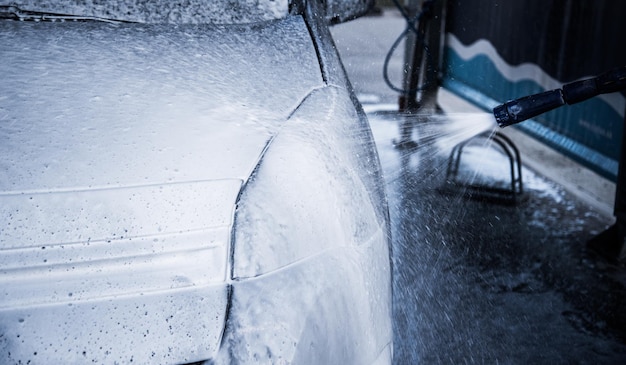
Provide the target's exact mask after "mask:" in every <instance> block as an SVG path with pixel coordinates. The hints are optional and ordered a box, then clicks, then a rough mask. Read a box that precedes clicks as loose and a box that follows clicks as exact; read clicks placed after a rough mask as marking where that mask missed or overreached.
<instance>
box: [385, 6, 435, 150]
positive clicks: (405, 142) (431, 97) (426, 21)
mask: <svg viewBox="0 0 626 365" xmlns="http://www.w3.org/2000/svg"><path fill="white" fill-rule="evenodd" d="M444 3H445V0H406V1H405V4H406V12H407V14H408V16H409V18H410V19H415V18H416V16H417V15H418V14H419V11H422V12H423V15H422V16H421V18H420V21H419V22H418V23H417V24H416V25H415V28H416V31H417V32H409V33H408V34H407V37H406V41H405V42H406V43H405V50H404V78H403V84H402V85H403V90H404V93H403V94H402V95H400V97H399V100H398V104H399V111H400V112H402V113H407V114H410V115H408V116H405V118H404V120H403V121H402V122H401V124H400V140H399V141H397V142H396V146H397V147H399V148H412V147H415V146H416V143H415V142H413V141H412V138H411V136H412V133H413V126H414V123H415V117H413V116H411V115H413V114H416V113H417V112H418V110H419V111H423V112H426V113H428V112H430V113H432V112H434V111H435V110H436V109H437V107H436V100H437V90H438V86H439V69H440V67H439V66H440V61H441V57H440V52H441V49H442V41H443V38H442V35H443V34H444V33H443V15H444V8H445V6H444Z"/></svg>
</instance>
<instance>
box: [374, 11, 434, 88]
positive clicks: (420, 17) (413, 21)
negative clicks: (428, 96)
mask: <svg viewBox="0 0 626 365" xmlns="http://www.w3.org/2000/svg"><path fill="white" fill-rule="evenodd" d="M433 2H434V0H426V1H424V3H423V4H422V10H421V11H420V12H419V13H418V14H416V15H415V17H413V18H411V17H410V15H409V14H408V13H407V12H406V10H405V9H404V7H403V6H402V5H400V4H399V3H398V0H393V3H394V5H395V6H396V8H398V10H399V11H400V14H402V17H403V18H404V20H405V21H406V27H405V28H404V31H402V33H400V35H399V36H398V38H397V39H396V40H395V41H394V42H393V44H392V45H391V48H390V49H389V51H388V52H387V55H386V56H385V62H384V64H383V79H384V80H385V83H386V84H387V86H389V88H390V89H391V90H393V91H396V92H398V93H400V94H410V93H415V92H418V91H422V90H424V89H426V88H427V87H428V86H429V85H428V84H427V83H426V84H424V85H422V86H421V87H418V88H415V89H409V90H406V89H404V88H400V87H397V86H395V85H394V84H393V83H392V82H391V80H390V79H389V63H390V61H391V56H393V54H394V53H395V51H396V49H397V48H398V46H399V45H400V43H401V42H402V40H403V39H404V38H405V37H407V36H408V35H409V34H410V33H411V32H412V33H415V35H416V44H415V46H416V47H419V46H421V47H424V51H425V52H426V57H428V58H429V59H430V58H431V57H432V56H431V54H430V50H429V49H428V46H427V45H426V43H425V42H424V39H423V38H422V37H421V35H420V33H419V31H418V30H417V24H419V22H421V21H424V19H425V18H427V17H430V16H431V15H432V3H433Z"/></svg>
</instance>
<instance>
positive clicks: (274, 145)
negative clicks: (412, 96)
mask: <svg viewBox="0 0 626 365" xmlns="http://www.w3.org/2000/svg"><path fill="white" fill-rule="evenodd" d="M36 3H40V2H36ZM41 3H43V1H42V2H41ZM61 3H62V4H74V2H73V1H71V0H67V1H63V2H61ZM127 3H141V4H143V3H144V2H142V1H139V0H137V1H135V0H133V1H129V2H126V1H121V2H119V4H127ZM147 3H148V2H146V4H147ZM211 3H212V2H211ZM216 3H217V2H216ZM280 3H284V2H280ZM146 4H144V5H146ZM363 4H364V3H363ZM146 6H147V5H146ZM222 6H223V2H222ZM303 6H304V5H303ZM357 8H358V7H357ZM52 10H55V11H62V9H52V8H51V9H50V11H52ZM72 10H73V8H69V9H68V10H67V11H72ZM116 10H117V11H119V10H120V9H116ZM303 11H304V12H305V14H303V15H285V14H283V15H280V16H277V19H276V20H263V21H259V20H258V19H257V20H255V23H251V24H239V25H219V24H212V25H206V24H204V25H194V24H131V23H106V22H91V21H89V22H71V21H66V22H61V21H56V22H53V23H49V22H18V21H0V34H2V35H3V37H1V38H0V47H1V48H2V49H3V62H2V63H0V71H2V73H3V75H6V76H5V78H4V80H3V82H2V83H0V156H2V157H1V158H0V219H2V222H3V224H2V226H0V284H1V287H0V331H1V332H0V333H1V335H0V363H8V364H11V363H20V362H21V363H27V362H29V361H30V362H34V363H39V362H42V363H85V362H96V363H104V364H106V363H111V364H114V363H130V362H136V363H165V364H170V363H185V362H194V361H201V360H207V359H211V360H213V361H214V362H215V363H218V364H221V363H224V364H227V363H237V362H239V363H247V362H253V361H259V360H267V362H270V363H271V362H278V363H280V362H283V361H285V362H297V363H301V364H317V363H354V364H366V363H375V364H385V363H387V364H389V363H390V362H391V354H392V331H391V301H390V299H391V283H390V275H391V270H390V260H389V224H388V223H389V222H388V219H389V216H388V212H387V206H386V201H385V195H384V190H383V185H382V179H381V171H380V164H379V161H378V157H377V155H376V151H375V146H374V142H373V138H372V135H371V131H370V129H369V126H368V123H367V119H366V117H365V115H364V113H363V112H362V110H361V109H360V106H359V104H358V101H357V100H356V98H355V96H354V94H353V93H352V91H351V86H350V84H349V81H348V80H347V78H346V75H345V72H344V70H343V67H342V65H341V62H340V60H339V58H338V55H337V52H336V50H335V48H334V45H333V43H332V39H330V34H329V32H328V29H327V26H326V20H325V19H324V18H323V14H324V10H323V8H322V5H321V4H318V3H316V2H307V3H306V9H304V10H303ZM64 12H65V11H64ZM313 14H319V16H316V15H313ZM342 14H344V15H345V16H348V15H347V14H348V13H347V12H344V13H342ZM103 15H104V16H111V14H108V15H107V13H105V14H103ZM161 15H163V14H161ZM98 16H102V15H98ZM170 20H171V19H169V18H168V20H167V21H170ZM242 21H243V22H244V23H245V22H247V20H246V21H244V20H242ZM184 23H187V22H184ZM190 23H193V22H190Z"/></svg>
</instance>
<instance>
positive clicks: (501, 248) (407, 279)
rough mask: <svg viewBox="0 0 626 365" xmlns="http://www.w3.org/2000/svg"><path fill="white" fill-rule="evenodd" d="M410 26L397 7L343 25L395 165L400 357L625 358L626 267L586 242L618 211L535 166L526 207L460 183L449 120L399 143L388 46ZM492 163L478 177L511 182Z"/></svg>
mask: <svg viewBox="0 0 626 365" xmlns="http://www.w3.org/2000/svg"><path fill="white" fill-rule="evenodd" d="M402 28H403V23H402V20H401V18H399V17H397V16H394V15H392V16H383V17H376V18H373V17H372V18H363V19H359V20H356V21H354V22H350V23H347V24H343V25H340V26H338V27H335V28H334V29H333V34H334V35H335V38H336V40H337V45H338V48H339V50H340V53H341V55H342V57H343V58H344V63H345V65H346V68H347V71H348V74H349V75H350V76H351V77H352V80H353V83H354V86H355V89H356V91H357V93H358V94H359V96H360V99H361V100H362V102H363V103H364V104H366V105H365V106H366V108H367V110H368V111H369V112H368V115H369V118H370V122H371V124H372V129H373V132H374V135H375V138H376V140H377V144H378V148H379V153H380V157H381V161H382V164H383V169H384V170H385V171H384V172H385V179H386V187H387V192H388V195H389V200H390V209H391V217H392V222H393V235H394V236H393V238H394V244H393V262H394V284H393V285H394V286H393V289H394V305H393V306H394V334H395V356H394V362H395V363H396V364H415V363H424V364H463V363H467V364H477V363H478V364H483V363H484V364H527V363H530V364H619V363H626V289H625V285H624V283H626V269H625V268H624V266H623V265H621V264H618V265H611V264H608V263H607V262H605V261H604V260H602V259H601V258H598V257H595V256H594V255H593V254H590V253H589V252H588V251H587V250H586V249H585V243H586V241H587V240H588V239H590V238H591V237H593V236H595V235H596V234H598V233H600V232H601V231H602V230H604V229H605V228H606V227H607V226H608V225H610V224H611V223H612V222H613V221H612V219H611V217H610V216H607V215H605V214H603V213H602V212H599V211H598V210H596V209H595V208H594V207H591V206H590V205H588V204H586V203H583V202H582V201H580V199H578V198H577V197H575V196H573V195H571V194H569V193H568V192H566V191H565V189H563V188H562V187H561V186H560V185H558V184H555V183H553V182H551V181H550V180H548V179H546V178H545V177H544V176H541V175H539V174H537V173H535V172H533V171H532V170H530V169H528V168H526V167H524V169H523V178H524V188H525V192H524V194H523V196H522V198H521V199H518V201H517V202H516V203H515V204H511V203H510V202H509V201H507V200H506V199H504V200H496V201H494V200H492V199H486V198H485V196H483V195H481V194H478V193H474V194H469V193H468V191H467V190H465V189H463V188H458V187H456V188H451V189H448V188H447V185H446V166H447V162H448V153H449V151H448V150H446V149H445V148H441V146H439V145H437V144H436V143H433V142H432V138H431V137H430V136H431V135H432V132H431V129H432V127H433V125H436V124H437V123H439V124H441V123H445V117H441V116H433V117H432V118H430V120H429V118H426V119H424V120H423V121H422V122H419V123H416V126H415V134H414V140H415V141H416V142H417V146H418V147H417V148H416V149H414V150H410V151H408V150H398V149H396V148H394V145H393V143H392V140H393V139H395V138H398V134H399V133H398V125H399V123H400V120H401V116H399V115H397V114H396V113H389V112H377V110H378V111H380V110H383V109H389V107H388V106H384V105H382V104H383V103H385V102H394V101H395V99H396V98H397V96H396V95H395V94H393V92H391V91H390V90H389V89H388V88H386V87H385V85H384V83H383V82H382V76H381V75H382V69H380V68H379V67H380V66H381V65H382V59H381V58H380V57H384V53H385V52H386V51H387V49H388V48H383V49H378V48H380V47H381V46H382V45H384V44H386V41H387V40H389V42H393V40H394V39H395V36H397V35H398V34H399V33H400V32H401V30H402ZM368 34H370V35H371V37H372V38H370V39H369V41H368ZM390 44H391V43H388V44H387V47H388V46H389V45H390ZM368 45H369V46H368ZM381 55H382V56H381ZM399 56H400V57H401V55H399ZM394 62H395V63H396V64H398V60H397V58H396V60H395V61H394ZM448 112H449V110H448ZM472 153H473V155H472ZM468 156H469V157H467V159H466V162H467V163H466V165H463V167H462V169H463V171H465V172H469V173H470V174H469V176H473V179H474V181H475V180H476V179H475V178H476V177H477V176H476V175H472V171H474V170H477V167H482V166H485V165H489V164H496V165H498V164H499V165H500V166H502V165H503V164H504V168H505V169H504V171H506V163H507V161H506V160H502V159H501V157H502V155H500V154H499V153H498V151H495V150H492V149H491V150H490V147H480V146H479V148H478V150H476V151H473V152H471V151H470V153H469V155H468ZM492 157H493V158H492ZM498 159H500V160H499V161H500V162H497V161H498ZM522 159H523V156H522ZM483 171H485V172H484V173H480V174H479V176H482V175H484V176H483V178H482V179H480V178H478V181H483V182H488V183H489V182H491V183H498V182H500V180H502V181H506V179H507V178H508V176H507V174H506V173H504V174H503V175H498V171H499V170H498V169H497V168H495V169H493V168H487V169H486V170H483ZM494 174H495V176H493V175H494ZM485 176H486V177H485Z"/></svg>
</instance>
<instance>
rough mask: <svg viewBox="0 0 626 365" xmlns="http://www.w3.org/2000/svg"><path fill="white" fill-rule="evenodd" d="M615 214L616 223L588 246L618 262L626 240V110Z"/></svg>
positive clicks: (593, 239) (608, 258)
mask: <svg viewBox="0 0 626 365" xmlns="http://www.w3.org/2000/svg"><path fill="white" fill-rule="evenodd" d="M613 215H614V216H615V223H614V224H613V225H612V226H611V227H609V228H608V229H607V230H605V231H604V232H602V233H600V234H599V235H597V236H595V237H594V238H592V239H591V240H589V242H587V247H588V248H590V249H591V250H593V251H595V252H597V253H599V254H600V255H602V256H603V257H604V258H606V259H607V260H609V261H611V262H617V261H619V259H620V257H621V256H622V251H623V249H624V241H625V240H626V112H625V113H624V124H623V126H622V146H621V152H620V159H619V167H618V171H617V186H616V189H615V203H614V205H613Z"/></svg>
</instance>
